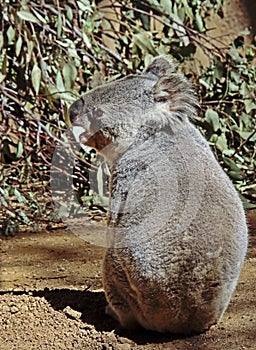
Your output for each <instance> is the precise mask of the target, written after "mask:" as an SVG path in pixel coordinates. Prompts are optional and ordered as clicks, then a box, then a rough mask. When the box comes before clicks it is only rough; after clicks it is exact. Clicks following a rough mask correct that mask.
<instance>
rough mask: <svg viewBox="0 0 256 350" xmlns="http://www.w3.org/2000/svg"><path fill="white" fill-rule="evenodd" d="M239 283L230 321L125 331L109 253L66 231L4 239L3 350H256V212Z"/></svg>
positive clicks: (0, 252)
mask: <svg viewBox="0 0 256 350" xmlns="http://www.w3.org/2000/svg"><path fill="white" fill-rule="evenodd" d="M249 217H250V219H249V223H250V226H251V230H250V247H249V251H248V255H247V259H246V262H245V265H244V268H243V271H242V274H241V278H240V283H239V285H238V287H237V289H236V292H235V294H234V296H233V298H232V301H231V303H230V305H229V307H228V310H227V311H226V313H225V315H224V317H223V318H222V320H221V321H220V322H219V324H218V325H216V326H214V327H212V328H211V329H210V330H209V331H207V332H206V333H204V334H201V335H198V336H194V337H190V338H179V337H175V336H171V335H160V334H157V333H153V332H146V331H136V332H127V331H124V330H121V329H120V328H119V326H118V324H117V322H116V321H114V320H113V319H111V318H110V317H109V316H107V315H105V313H104V308H105V305H106V301H105V297H104V292H103V289H102V282H101V264H102V257H103V254H104V249H103V248H100V247H96V246H93V245H91V244H89V243H87V242H85V241H84V240H82V239H81V238H79V237H77V236H76V235H74V234H73V233H71V232H70V231H68V230H65V229H58V230H53V231H47V230H44V231H41V232H40V233H37V234H35V233H22V234H18V235H17V236H16V237H13V238H10V239H4V238H3V237H2V238H0V262H1V276H0V277H1V285H0V327H1V328H0V349H1V350H23V349H24V350H25V349H26V350H30V349H33V350H35V349H40V350H48V349H49V350H59V349H65V350H71V349H81V350H84V349H85V350H87V349H88V350H91V349H92V350H95V349H96V350H97V349H106V350H107V349H116V350H128V349H152V350H153V349H170V350H174V349H175V350H187V349H188V350H189V349H191V350H193V349H195V350H226V349H228V350H240V349H241V350H242V349H251V350H255V349H256V295H255V293H256V288H255V287H256V211H250V213H249Z"/></svg>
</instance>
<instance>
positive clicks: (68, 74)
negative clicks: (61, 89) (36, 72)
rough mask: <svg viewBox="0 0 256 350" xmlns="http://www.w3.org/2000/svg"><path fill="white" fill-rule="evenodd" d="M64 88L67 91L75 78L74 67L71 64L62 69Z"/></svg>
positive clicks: (75, 71)
mask: <svg viewBox="0 0 256 350" xmlns="http://www.w3.org/2000/svg"><path fill="white" fill-rule="evenodd" d="M62 74H63V77H64V83H65V88H66V89H67V90H68V89H70V88H72V87H73V85H74V82H75V80H76V77H77V70H76V67H75V66H73V64H72V63H66V64H65V65H64V67H63V69H62Z"/></svg>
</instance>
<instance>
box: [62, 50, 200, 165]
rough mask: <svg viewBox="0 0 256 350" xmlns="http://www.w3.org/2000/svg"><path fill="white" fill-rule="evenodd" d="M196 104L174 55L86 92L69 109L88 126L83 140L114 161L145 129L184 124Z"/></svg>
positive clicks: (75, 120)
mask: <svg viewBox="0 0 256 350" xmlns="http://www.w3.org/2000/svg"><path fill="white" fill-rule="evenodd" d="M196 105H197V100H196V98H195V96H194V92H193V89H192V87H191V84H190V83H189V82H188V81H187V80H186V79H185V77H184V76H182V75H180V74H179V73H177V71H176V67H175V65H174V64H173V62H172V61H170V60H169V59H168V58H167V57H166V56H159V57H156V58H155V59H153V61H152V62H151V63H150V64H149V65H148V66H147V67H146V69H145V70H144V71H143V72H142V73H141V74H135V75H129V76H127V77H125V78H122V79H119V80H116V81H113V82H110V83H107V84H106V85H102V86H99V87H97V88H95V89H93V90H91V91H89V92H88V93H86V94H84V95H83V96H82V97H81V98H80V99H78V100H77V101H76V102H74V103H73V104H72V106H71V107H70V110H69V113H70V120H71V122H72V123H73V124H74V125H79V126H82V127H83V128H84V130H85V131H84V132H83V133H82V134H81V135H80V141H81V142H82V143H83V144H85V145H87V146H90V147H92V148H94V149H96V150H97V151H98V152H100V153H102V154H103V155H104V156H105V157H106V158H107V159H108V160H109V161H114V160H115V159H116V158H117V157H118V156H119V155H120V154H122V153H123V152H124V151H125V150H126V149H127V148H128V147H130V146H131V145H132V144H133V143H134V141H135V140H136V139H138V138H139V139H143V135H144V136H145V135H150V134H152V133H156V132H157V131H159V130H162V129H165V130H166V129H169V131H170V132H176V131H177V130H178V129H180V128H182V127H184V126H185V125H186V123H187V120H188V118H189V117H190V116H192V115H193V114H194V113H195V106H196ZM145 137H146V136H145Z"/></svg>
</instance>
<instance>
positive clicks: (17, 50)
mask: <svg viewBox="0 0 256 350" xmlns="http://www.w3.org/2000/svg"><path fill="white" fill-rule="evenodd" d="M21 48H22V37H21V36H19V37H18V40H17V41H16V45H15V54H16V56H17V57H18V56H19V54H20V51H21Z"/></svg>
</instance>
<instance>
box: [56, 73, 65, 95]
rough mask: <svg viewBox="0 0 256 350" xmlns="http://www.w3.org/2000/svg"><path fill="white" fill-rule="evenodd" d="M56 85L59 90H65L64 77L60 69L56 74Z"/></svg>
mask: <svg viewBox="0 0 256 350" xmlns="http://www.w3.org/2000/svg"><path fill="white" fill-rule="evenodd" d="M56 86H57V89H58V90H59V91H65V86H64V82H63V78H62V75H61V72H60V71H58V73H57V75H56Z"/></svg>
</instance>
